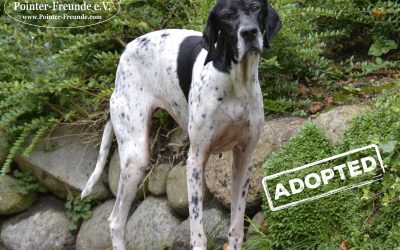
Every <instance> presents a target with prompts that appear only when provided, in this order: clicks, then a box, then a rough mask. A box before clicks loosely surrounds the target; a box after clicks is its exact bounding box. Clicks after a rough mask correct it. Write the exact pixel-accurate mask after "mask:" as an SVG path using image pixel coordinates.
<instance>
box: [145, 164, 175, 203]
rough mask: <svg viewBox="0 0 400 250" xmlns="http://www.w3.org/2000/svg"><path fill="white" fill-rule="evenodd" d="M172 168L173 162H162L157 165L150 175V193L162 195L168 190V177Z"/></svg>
mask: <svg viewBox="0 0 400 250" xmlns="http://www.w3.org/2000/svg"><path fill="white" fill-rule="evenodd" d="M171 169H172V165H171V164H160V165H158V166H155V167H154V168H153V170H152V171H151V173H150V177H149V191H150V193H152V194H154V195H157V196H160V195H164V194H166V192H167V178H168V174H169V172H170V171H171Z"/></svg>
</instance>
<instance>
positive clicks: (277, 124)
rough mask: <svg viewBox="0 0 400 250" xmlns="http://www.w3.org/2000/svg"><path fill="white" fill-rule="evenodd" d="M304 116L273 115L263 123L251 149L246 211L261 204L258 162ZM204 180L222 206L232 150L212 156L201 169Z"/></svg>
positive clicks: (226, 197) (228, 197)
mask: <svg viewBox="0 0 400 250" xmlns="http://www.w3.org/2000/svg"><path fill="white" fill-rule="evenodd" d="M304 121H305V119H302V118H297V117H287V118H277V119H272V120H269V121H266V122H265V123H264V126H263V129H262V132H261V136H260V139H259V141H258V143H257V146H256V148H255V149H254V152H253V172H252V174H251V177H250V184H249V192H248V195H247V212H248V213H253V212H255V211H256V210H258V208H259V206H260V205H261V192H263V187H262V178H263V177H264V171H263V169H262V167H261V165H262V164H263V163H264V162H265V160H266V159H267V157H268V156H269V155H270V154H271V153H272V152H273V151H274V150H276V149H278V148H279V147H281V146H282V144H283V143H284V142H286V141H287V140H289V139H290V138H291V137H292V136H293V135H295V134H296V133H297V131H298V130H299V128H300V127H301V125H302V124H303V123H304ZM204 176H205V180H206V183H207V187H208V189H209V190H210V192H211V193H212V194H213V195H214V196H215V197H216V198H217V200H218V201H220V202H221V203H222V204H223V205H224V206H225V207H227V208H229V207H230V204H231V176H232V153H231V152H225V153H223V154H222V155H221V156H219V155H212V156H211V157H210V159H209V161H208V163H207V166H206V169H205V173H204Z"/></svg>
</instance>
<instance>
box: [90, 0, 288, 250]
mask: <svg viewBox="0 0 400 250" xmlns="http://www.w3.org/2000/svg"><path fill="white" fill-rule="evenodd" d="M280 28H281V22H280V20H279V17H278V15H277V13H276V12H275V10H274V9H273V8H272V7H271V6H270V5H269V4H268V2H267V1H265V0H264V1H262V0H219V1H217V3H216V5H215V7H214V8H213V10H212V11H211V13H210V15H209V17H208V22H207V26H206V28H205V30H204V32H203V33H200V32H197V31H191V30H172V29H171V30H161V31H155V32H152V33H149V34H146V35H143V36H141V37H139V38H137V39H135V40H134V41H132V42H131V43H129V44H128V46H127V47H126V50H125V52H124V53H123V54H122V56H121V59H120V62H119V65H118V70H117V75H116V81H115V90H114V93H113V94H112V96H111V101H110V115H111V118H110V120H109V121H108V122H107V124H106V126H105V130H104V134H103V138H102V143H101V146H100V153H99V156H98V161H97V164H96V168H95V170H94V172H93V174H92V176H91V177H90V179H89V181H88V183H87V185H86V187H85V189H84V190H83V192H82V197H86V196H87V195H88V194H90V193H91V192H92V189H93V186H94V184H95V183H96V182H97V181H98V180H99V179H100V175H101V172H102V170H103V168H104V165H105V162H106V159H107V154H108V151H109V148H110V144H111V141H112V137H113V134H115V136H116V138H117V141H118V146H119V154H120V161H121V175H120V181H119V187H118V194H117V199H116V202H115V205H114V208H113V210H112V213H111V215H110V218H109V223H110V233H111V239H112V244H113V248H114V249H117V250H120V249H125V246H124V232H125V224H126V221H127V216H128V212H129V209H130V206H131V203H132V201H133V199H134V197H135V194H136V191H137V188H138V184H139V183H140V182H141V180H142V177H143V174H144V172H145V171H146V169H147V168H148V165H149V157H150V152H149V128H150V122H151V117H152V113H153V111H154V109H155V108H158V107H161V108H163V109H165V110H167V111H168V112H169V114H170V115H171V116H172V117H173V118H174V119H175V121H176V122H177V123H178V124H179V125H180V126H181V128H182V129H183V130H184V131H185V132H187V133H188V135H189V139H190V149H189V155H188V161H187V166H188V167H187V185H188V197H189V212H190V245H191V248H192V249H196V250H200V249H206V245H207V240H206V235H205V234H204V230H203V204H202V200H203V197H202V192H201V190H202V185H203V181H202V180H203V178H202V176H203V169H204V167H205V164H206V163H207V160H208V158H209V156H210V154H218V153H221V152H223V151H227V150H233V155H234V157H233V165H232V168H233V174H232V205H231V224H230V228H229V235H228V249H230V250H233V249H241V246H242V242H243V220H244V212H245V207H246V202H245V198H246V195H247V190H248V184H249V177H250V173H251V169H252V159H251V154H252V151H253V148H254V147H255V145H256V143H257V140H258V138H259V135H260V129H261V127H262V124H263V120H264V115H263V114H264V112H263V100H262V93H261V89H260V85H259V82H258V63H259V58H260V52H261V50H262V48H263V45H264V46H265V47H268V46H269V41H270V39H271V38H272V37H273V36H274V35H275V34H276V33H277V32H278V31H279V29H280ZM260 185H261V183H260Z"/></svg>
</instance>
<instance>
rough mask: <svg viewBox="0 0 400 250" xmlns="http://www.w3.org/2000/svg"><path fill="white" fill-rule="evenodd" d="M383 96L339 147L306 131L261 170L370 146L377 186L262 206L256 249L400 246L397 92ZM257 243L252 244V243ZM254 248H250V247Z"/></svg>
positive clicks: (317, 133)
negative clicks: (380, 169) (381, 168)
mask: <svg viewBox="0 0 400 250" xmlns="http://www.w3.org/2000/svg"><path fill="white" fill-rule="evenodd" d="M399 84H400V82H398V84H397V87H396V89H395V91H396V92H392V91H390V92H387V93H386V94H385V95H383V96H382V97H380V98H379V99H378V100H377V103H376V110H375V111H373V112H370V113H367V114H365V115H363V116H361V117H358V118H356V119H354V120H353V121H352V124H351V126H350V127H349V129H348V130H347V131H346V133H345V136H344V138H343V141H342V144H341V145H339V146H337V147H333V146H332V145H330V144H329V143H328V142H327V141H326V139H325V138H324V136H323V135H322V133H321V132H320V131H319V130H318V128H316V127H315V126H314V125H312V124H311V125H310V124H308V125H306V126H305V127H303V128H302V129H301V131H300V132H299V134H298V135H296V136H295V137H294V138H292V139H291V140H290V141H289V142H287V143H286V144H284V145H283V147H282V149H281V150H279V151H278V152H276V153H274V154H273V155H272V156H271V157H270V158H269V159H268V160H267V161H266V163H265V164H264V166H263V167H264V169H265V175H270V174H273V173H278V172H281V171H283V170H287V169H290V168H293V167H298V166H301V165H304V164H306V163H311V162H313V161H316V160H320V159H323V158H326V157H329V156H332V155H335V154H337V153H342V152H346V151H349V150H352V149H355V148H359V147H362V146H366V145H369V144H371V143H375V144H378V145H379V148H380V151H381V153H382V157H383V161H384V164H385V165H386V172H385V174H384V177H383V179H382V181H378V182H374V183H373V184H371V185H368V186H365V187H364V188H356V189H353V190H350V191H346V192H342V193H338V194H334V195H332V196H328V197H325V198H321V199H319V200H317V201H311V202H308V203H303V204H300V205H297V206H295V207H291V208H287V209H283V210H280V211H278V212H271V211H270V210H269V208H268V207H267V203H266V201H264V206H263V209H264V212H265V216H266V224H267V227H268V233H267V234H266V235H264V236H262V237H261V236H260V238H259V240H257V241H258V242H260V244H262V246H263V248H259V249H266V248H271V249H288V248H298V249H304V248H313V249H314V248H318V249H338V247H339V246H340V245H341V243H343V242H344V241H346V244H347V245H349V246H350V247H352V248H354V249H359V248H362V249H364V248H368V249H395V248H396V247H398V246H399V244H400V240H399V239H400V237H399V235H400V227H399V225H398V223H397V221H399V219H400V213H399V211H400V202H399V199H400V198H399V194H400V178H399V171H398V168H399V166H400V160H399V159H400V145H399V138H400V94H398V93H399V92H398V90H399V88H400V85H399ZM256 243H257V242H256ZM253 244H254V243H253Z"/></svg>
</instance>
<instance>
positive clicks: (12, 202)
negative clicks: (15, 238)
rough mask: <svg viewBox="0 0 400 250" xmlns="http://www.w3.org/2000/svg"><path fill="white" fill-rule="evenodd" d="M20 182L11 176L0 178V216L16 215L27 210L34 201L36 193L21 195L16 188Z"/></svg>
mask: <svg viewBox="0 0 400 250" xmlns="http://www.w3.org/2000/svg"><path fill="white" fill-rule="evenodd" d="M20 184H21V183H20V181H19V180H16V179H14V178H13V177H11V176H8V175H4V176H0V215H9V214H17V213H20V212H22V211H24V210H25V209H27V208H29V207H30V206H31V205H32V204H33V202H35V201H36V192H34V191H31V192H29V194H26V195H22V194H20V193H18V192H17V190H16V188H17V186H18V185H20Z"/></svg>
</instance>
